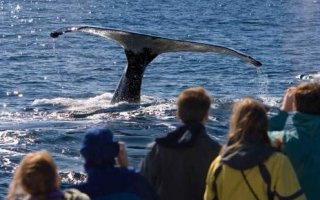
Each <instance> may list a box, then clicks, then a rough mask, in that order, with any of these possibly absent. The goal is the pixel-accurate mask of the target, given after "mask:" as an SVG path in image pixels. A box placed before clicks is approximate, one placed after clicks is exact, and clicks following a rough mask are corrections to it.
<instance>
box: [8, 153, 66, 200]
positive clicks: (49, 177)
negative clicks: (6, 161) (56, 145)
mask: <svg viewBox="0 0 320 200" xmlns="http://www.w3.org/2000/svg"><path fill="white" fill-rule="evenodd" d="M59 184H60V180H59V176H58V172H57V167H56V165H55V163H54V161H53V159H52V157H51V155H50V154H49V153H48V152H47V151H38V152H33V153H28V154H27V155H25V156H24V158H23V159H22V161H21V162H20V164H19V166H18V167H17V169H16V171H15V174H14V178H13V180H12V182H11V184H10V188H9V193H8V196H7V199H8V200H14V199H16V198H17V190H19V188H21V189H22V190H23V191H24V193H25V195H30V196H32V197H36V198H38V199H40V200H44V199H46V197H47V195H48V194H49V193H50V192H53V191H55V190H56V189H57V188H58V187H59Z"/></svg>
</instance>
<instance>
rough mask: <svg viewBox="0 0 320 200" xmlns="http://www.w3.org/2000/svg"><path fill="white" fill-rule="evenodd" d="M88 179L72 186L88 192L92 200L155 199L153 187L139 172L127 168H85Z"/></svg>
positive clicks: (156, 197)
mask: <svg viewBox="0 0 320 200" xmlns="http://www.w3.org/2000/svg"><path fill="white" fill-rule="evenodd" d="M86 171H87V174H88V179H87V181H86V182H85V183H82V184H79V185H74V186H73V188H76V189H78V190H80V191H81V192H83V193H86V194H88V196H89V197H90V198H91V199H92V200H111V199H118V200H121V199H127V200H155V199H158V196H157V194H156V192H155V190H154V188H153V187H152V186H151V185H150V184H149V182H148V181H147V180H146V179H145V178H144V177H143V176H141V175H140V174H138V173H136V172H134V171H133V170H129V169H127V168H120V167H119V168H118V167H111V166H110V167H104V168H101V169H100V168H90V169H87V170H86Z"/></svg>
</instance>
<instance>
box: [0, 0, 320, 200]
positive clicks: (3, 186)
mask: <svg viewBox="0 0 320 200" xmlns="http://www.w3.org/2000/svg"><path fill="white" fill-rule="evenodd" d="M71 25H92V26H101V27H109V28H115V29H122V30H127V31H132V32H138V33H145V34H151V35H156V36H161V37H169V38H174V39H181V40H190V41H196V42H204V43H210V44H218V45H223V46H227V47H231V48H233V49H237V50H239V51H241V52H243V53H246V54H248V55H251V56H252V57H255V58H256V59H258V60H260V61H261V62H262V63H263V66H262V67H261V68H259V69H257V68H255V67H253V66H251V65H249V64H247V63H244V62H242V61H239V60H238V59H236V58H232V57H226V56H222V55H218V54H210V53H170V54H163V55H160V56H159V57H157V58H156V59H155V60H154V61H153V62H152V63H151V64H150V65H149V66H148V68H147V70H146V72H145V75H144V79H143V83H142V102H141V103H140V104H128V103H119V104H116V105H111V104H110V100H111V98H112V94H113V91H114V89H115V88H116V85H117V83H118V81H119V79H120V76H121V74H122V72H123V70H124V66H125V65H126V58H125V55H124V53H123V49H122V48H121V47H120V46H119V45H118V44H116V43H114V42H112V41H110V40H106V39H104V38H101V37H97V36H92V35H87V34H81V33H74V34H66V35H64V36H62V37H60V38H58V39H52V38H50V36H49V34H50V32H51V31H53V30H56V29H58V28H62V27H66V26H71ZM319 45H320V1H319V0H291V1H283V0H279V1H272V0H266V1H263V2H262V1H254V0H240V1H230V0H215V1H206V0H202V1H200V0H192V1H191V0H185V1H180V2H178V1H165V0H157V1H156V0H149V1H141V0H137V1H128V0H126V1H125V0H119V1H115V0H86V1H84V0H72V1H62V0H19V1H18V0H10V1H9V0H0V69H1V70H0V83H1V84H0V85H1V87H0V199H4V197H5V195H6V193H7V187H8V184H9V183H10V181H11V179H12V175H13V172H14V169H15V167H16V166H17V164H18V163H19V162H20V159H21V158H22V156H23V155H25V154H26V153H28V152H30V151H37V150H42V149H46V150H48V151H50V152H51V153H52V155H53V157H54V159H55V161H56V163H57V165H58V167H59V173H60V175H61V177H62V182H63V183H66V184H68V183H75V182H78V181H81V180H82V179H83V174H84V172H83V171H84V170H83V167H82V164H83V160H82V158H81V157H80V154H79V148H80V143H81V139H82V137H83V133H84V131H85V130H86V129H87V128H89V127H94V126H107V127H109V128H110V129H111V130H112V131H113V132H114V134H115V137H116V138H117V139H119V140H122V141H125V142H126V144H127V148H128V154H129V160H130V163H131V165H132V166H133V167H136V168H137V167H138V166H139V163H140V161H141V159H142V158H143V156H144V155H145V154H146V152H147V150H146V145H147V144H148V143H149V142H151V141H153V140H154V139H155V138H156V137H160V136H163V135H165V134H166V132H168V131H171V130H173V129H174V128H175V127H176V126H178V125H179V121H178V120H177V119H176V118H175V112H176V108H175V99H176V97H177V95H178V94H179V92H181V91H182V90H183V89H185V88H188V87H193V86H203V87H205V88H206V89H207V90H208V92H209V93H210V95H211V96H212V97H213V99H214V103H213V105H212V108H211V110H210V119H209V122H208V124H207V129H208V132H209V134H210V135H211V136H212V137H213V138H215V139H216V140H218V141H219V142H220V143H223V142H224V141H225V135H226V133H227V131H228V121H229V115H230V111H231V108H232V104H233V102H235V101H237V100H238V99H240V98H242V97H245V96H253V97H255V98H259V99H261V100H262V101H263V102H264V103H265V104H268V105H270V106H279V105H280V102H281V98H282V94H283V92H284V90H285V89H286V88H287V87H289V86H291V85H294V84H297V83H299V82H301V81H305V80H300V79H299V78H298V77H299V75H301V74H317V73H318V72H320V59H319V58H320V49H319ZM307 81H309V80H307ZM95 111H99V112H98V114H92V113H93V112H95ZM90 113H91V115H86V114H90ZM83 114H84V115H83Z"/></svg>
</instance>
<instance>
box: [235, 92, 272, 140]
mask: <svg viewBox="0 0 320 200" xmlns="http://www.w3.org/2000/svg"><path fill="white" fill-rule="evenodd" d="M267 131H268V118H267V111H266V108H265V106H264V105H263V104H262V103H260V102H259V101H257V100H255V99H253V98H250V97H247V98H244V99H242V100H240V101H239V102H237V103H236V104H235V105H234V107H233V113H232V115H231V119H230V128H229V142H230V143H231V144H233V145H234V146H239V145H242V144H257V143H258V144H259V143H260V144H267V145H269V144H270V140H269V137H268V135H267Z"/></svg>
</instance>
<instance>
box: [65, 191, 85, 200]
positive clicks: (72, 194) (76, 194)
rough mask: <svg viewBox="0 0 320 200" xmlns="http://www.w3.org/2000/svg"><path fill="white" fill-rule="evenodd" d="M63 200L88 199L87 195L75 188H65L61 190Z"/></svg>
mask: <svg viewBox="0 0 320 200" xmlns="http://www.w3.org/2000/svg"><path fill="white" fill-rule="evenodd" d="M63 193H64V200H90V198H89V196H88V195H86V194H85V193H82V192H80V191H79V190H77V189H66V190H64V191H63Z"/></svg>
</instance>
